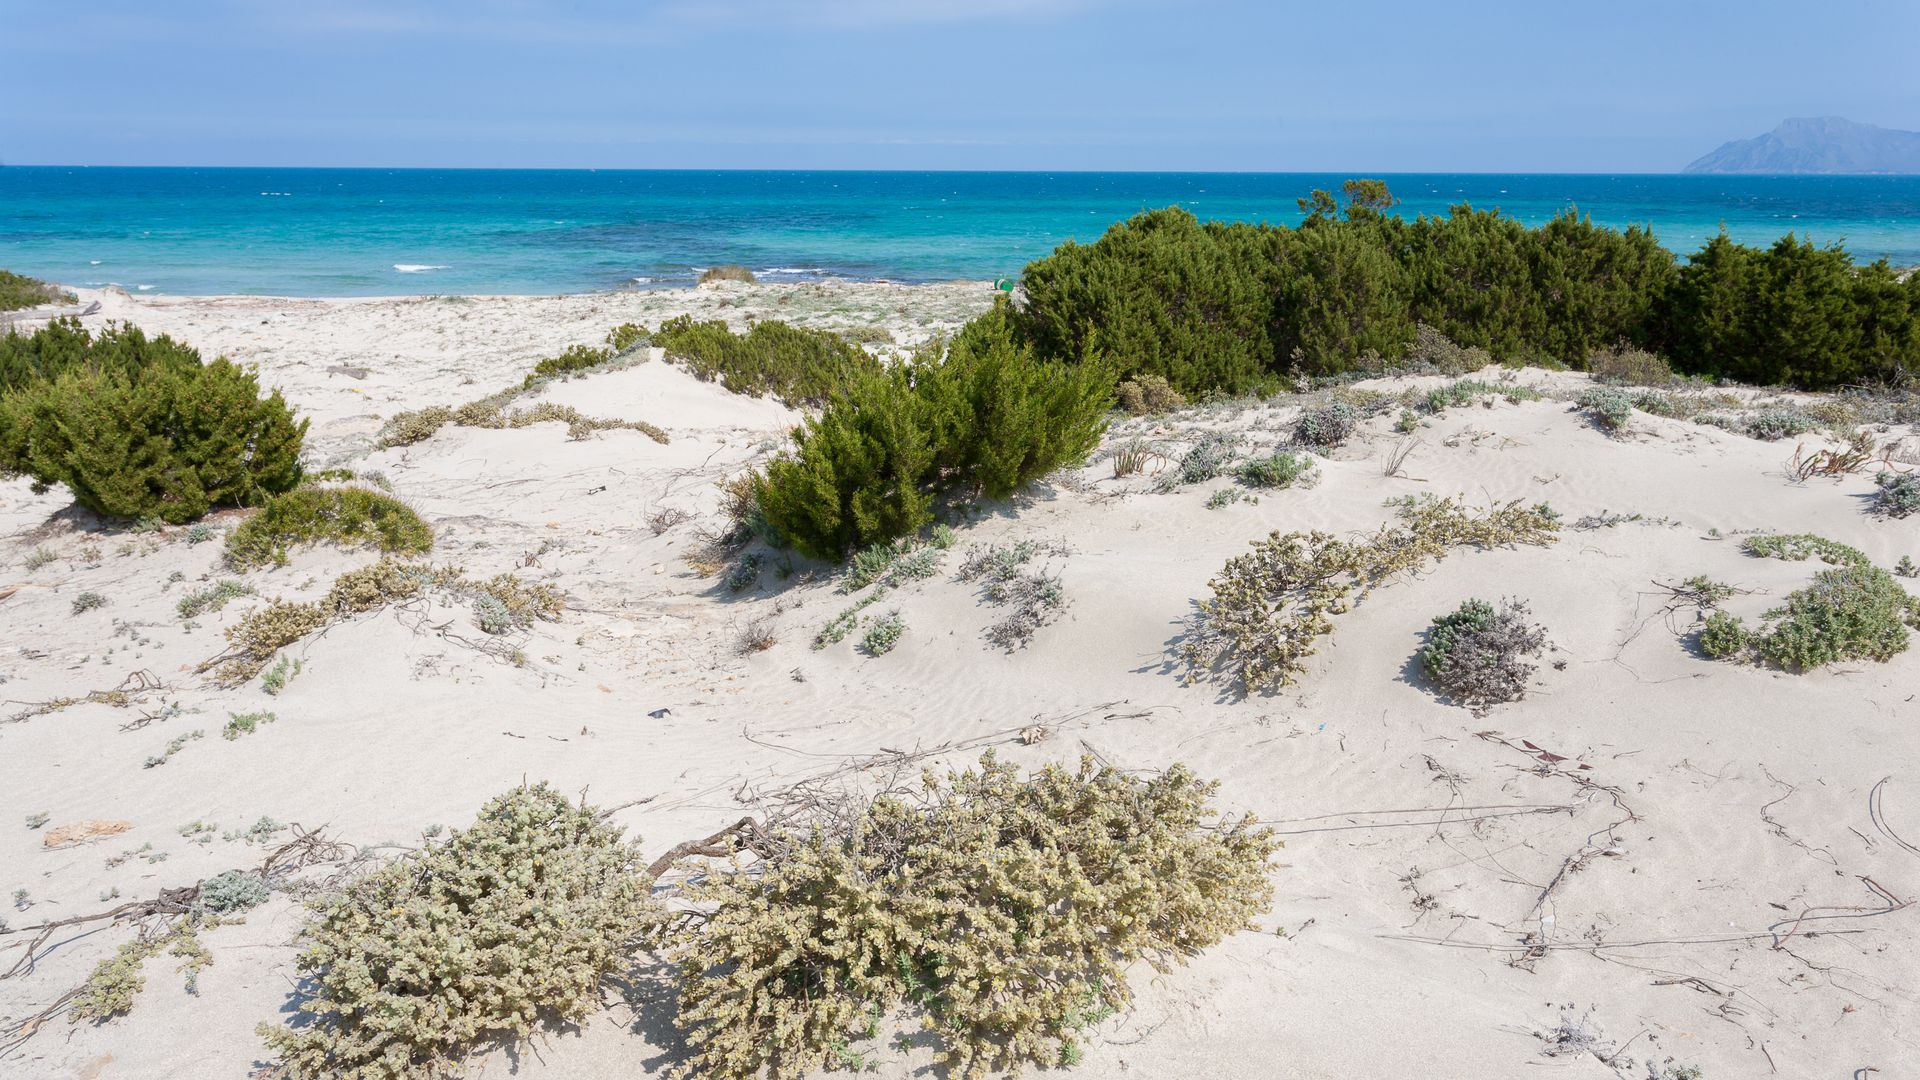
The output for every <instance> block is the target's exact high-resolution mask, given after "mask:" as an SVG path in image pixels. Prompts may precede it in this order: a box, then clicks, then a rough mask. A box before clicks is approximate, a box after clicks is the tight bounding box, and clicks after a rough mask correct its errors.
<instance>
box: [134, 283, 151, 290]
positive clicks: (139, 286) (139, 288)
mask: <svg viewBox="0 0 1920 1080" xmlns="http://www.w3.org/2000/svg"><path fill="white" fill-rule="evenodd" d="M134 288H135V289H138V290H139V291H141V292H146V291H147V290H149V289H151V288H153V286H151V285H135V286H134Z"/></svg>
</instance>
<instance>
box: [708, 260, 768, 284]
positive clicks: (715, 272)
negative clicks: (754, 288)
mask: <svg viewBox="0 0 1920 1080" xmlns="http://www.w3.org/2000/svg"><path fill="white" fill-rule="evenodd" d="M754 280H755V279H754V276H753V271H751V270H749V269H747V268H746V267H744V266H741V265H740V264H739V263H722V264H721V265H719V266H709V267H707V268H706V269H705V270H702V271H700V284H702V285H705V284H706V283H708V282H710V281H744V282H746V283H747V284H749V285H751V284H753V283H754Z"/></svg>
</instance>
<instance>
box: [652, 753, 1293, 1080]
mask: <svg viewBox="0 0 1920 1080" xmlns="http://www.w3.org/2000/svg"><path fill="white" fill-rule="evenodd" d="M1213 792H1214V785H1212V784H1208V783H1204V782H1202V781H1200V780H1199V779H1197V778H1196V777H1195V776H1194V775H1193V774H1192V773H1191V772H1189V771H1187V770H1186V769H1185V768H1184V767H1181V766H1175V767H1174V768H1172V769H1170V770H1168V771H1167V772H1165V773H1162V774H1160V775H1157V776H1151V777H1139V776H1133V775H1129V774H1126V773H1122V772H1119V771H1117V770H1115V769H1111V768H1106V767H1096V766H1095V765H1094V764H1093V763H1092V761H1091V760H1086V759H1083V760H1082V761H1081V763H1080V766H1079V768H1078V769H1077V770H1072V769H1065V768H1060V767H1049V768H1046V769H1043V770H1041V771H1039V772H1037V773H1034V774H1033V775H1031V776H1030V777H1026V778H1023V777H1021V776H1020V774H1019V772H1018V770H1016V769H1015V768H1014V767H1013V766H1011V765H1007V764H1003V763H1001V762H999V761H997V760H995V758H994V757H993V756H992V755H991V754H989V755H988V756H987V757H985V758H983V759H982V760H981V763H980V767H979V769H978V770H973V769H969V770H967V771H965V772H959V773H952V772H949V773H947V774H945V775H937V774H934V773H931V772H929V773H928V774H927V775H926V776H925V777H924V778H923V781H922V784H921V787H920V789H919V790H918V791H917V792H916V793H913V794H911V795H906V796H900V795H888V796H884V797H881V798H879V799H877V800H875V801H874V802H873V803H872V804H871V805H870V806H868V807H866V808H864V809H863V810H862V811H861V812H860V813H858V814H855V815H853V816H852V819H851V820H850V821H849V822H844V823H838V822H837V823H835V825H834V826H832V827H822V828H816V829H814V830H813V831H811V832H810V833H808V834H807V835H804V836H789V837H785V838H784V839H785V840H786V841H787V842H788V843H787V845H786V846H785V847H784V849H783V850H782V851H780V853H778V854H776V855H775V856H774V857H773V858H771V859H770V860H768V861H767V862H766V863H764V864H759V865H756V866H753V867H751V868H749V867H744V866H740V865H736V866H735V867H734V872H732V873H719V874H715V875H713V876H711V877H709V878H706V879H704V880H702V881H697V882H695V883H694V884H692V885H690V886H688V889H687V893H688V896H689V898H690V899H692V900H693V901H695V902H696V903H697V904H699V905H700V908H701V910H702V911H707V912H710V914H709V915H707V916H706V917H705V918H704V919H696V920H695V925H694V927H693V928H692V930H691V932H690V933H689V934H685V935H681V934H671V935H666V936H665V937H666V940H665V941H664V944H663V947H664V948H665V949H666V950H667V951H668V953H669V955H670V956H672V957H674V958H675V959H676V960H677V961H678V964H679V980H680V1011H679V1024H680V1026H681V1028H682V1029H683V1031H684V1032H685V1034H686V1037H687V1040H688V1042H689V1044H690V1045H691V1047H692V1055H691V1057H690V1058H689V1059H687V1060H686V1061H684V1062H682V1063H681V1064H680V1065H679V1066H678V1067H677V1069H676V1075H677V1076H679V1077H683V1078H688V1080H691V1078H693V1077H700V1078H717V1080H748V1078H753V1077H760V1076H766V1077H794V1076H799V1075H802V1074H805V1073H808V1072H810V1071H813V1070H815V1069H820V1068H833V1067H857V1066H858V1064H859V1063H860V1062H861V1061H862V1060H864V1058H863V1054H864V1051H863V1050H862V1049H860V1048H859V1044H860V1043H862V1042H863V1041H864V1040H869V1039H873V1038H875V1037H877V1035H878V1028H879V1021H880V1019H881V1018H882V1016H884V1015H885V1014H886V1013H888V1012H890V1011H892V1010H895V1009H901V1008H904V1009H906V1010H908V1011H909V1012H911V1013H913V1014H917V1015H918V1017H919V1018H920V1020H921V1023H922V1024H923V1025H924V1027H925V1028H926V1029H927V1030H928V1031H929V1032H931V1033H932V1034H933V1035H934V1037H935V1038H936V1039H937V1041H938V1044H939V1051H938V1058H939V1059H940V1060H941V1061H942V1062H945V1063H946V1064H947V1066H948V1067H949V1068H950V1069H951V1070H952V1072H953V1075H956V1076H961V1077H969V1078H971V1077H978V1076H981V1075H984V1074H986V1073H987V1072H990V1071H996V1070H1008V1071H1018V1069H1019V1068H1020V1067H1021V1066H1022V1065H1025V1064H1038V1065H1042V1066H1054V1065H1062V1064H1071V1063H1073V1062H1075V1061H1077V1060H1078V1059H1079V1056H1080V1047H1079V1043H1078V1039H1079V1038H1080V1036H1081V1032H1082V1031H1083V1030H1084V1028H1085V1027H1086V1026H1088V1025H1089V1024H1091V1023H1093V1022H1095V1021H1097V1020H1098V1019H1099V1018H1100V1017H1101V1016H1103V1015H1106V1014H1109V1013H1110V1012H1111V1011H1112V1010H1115V1009H1119V1008H1121V1007H1123V1006H1125V1005H1126V1004H1127V1003H1128V1001H1129V999H1130V996H1131V994H1130V990H1129V986H1128V969H1129V968H1130V966H1131V965H1132V964H1133V963H1134V962H1135V961H1138V960H1142V959H1146V960H1150V961H1153V962H1155V963H1156V965H1160V964H1164V963H1165V962H1167V961H1177V960H1180V959H1181V958H1183V957H1184V956H1186V955H1187V954H1190V953H1192V952H1195V951H1197V950H1200V949H1204V948H1206V947H1208V946H1210V945H1213V944H1214V943H1216V942H1218V941H1219V940H1220V939H1221V938H1222V937H1224V936H1226V935H1227V934H1230V933H1233V932H1234V931H1236V930H1240V929H1242V928H1244V927H1245V926H1246V925H1247V922H1248V920H1249V919H1250V918H1252V917H1253V916H1254V915H1255V914H1257V913H1259V912H1260V911H1262V910H1264V909H1265V908H1266V905H1267V903H1268V901H1269V900H1270V899H1271V896H1272V888H1271V886H1270V885H1269V884H1268V882H1267V865H1268V860H1269V859H1270V857H1271V856H1272V853H1273V851H1274V849H1275V848H1276V847H1277V846H1278V845H1277V841H1276V840H1275V839H1274V838H1273V836H1272V835H1271V833H1270V832H1268V831H1267V830H1264V829H1261V828H1258V827H1257V826H1256V825H1255V824H1254V823H1253V822H1252V821H1251V820H1247V819H1239V820H1233V821H1225V822H1223V821H1220V820H1218V813H1217V811H1215V810H1213V809H1212V808H1211V806H1210V805H1209V802H1210V799H1211V797H1212V795H1213Z"/></svg>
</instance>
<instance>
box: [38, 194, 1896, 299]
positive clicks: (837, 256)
mask: <svg viewBox="0 0 1920 1080" xmlns="http://www.w3.org/2000/svg"><path fill="white" fill-rule="evenodd" d="M1347 175H1350V174H1338V173H1326V174H1310V173H1285V174H1271V173H1269V174H1255V173H1218V174H1202V173H1107V174H1101V173H987V172H917V173H899V172H655V171H536V170H433V169H403V170H394V169H157V168H68V167H55V166H9V167H5V168H0V267H4V268H7V269H11V270H15V271H18V272H21V273H26V274H31V275H34V276H36V277H42V278H47V279H49V280H54V281H60V282H63V283H66V284H71V285H87V286H95V285H104V284H116V285H120V286H123V287H125V288H127V289H129V290H133V291H141V292H152V293H187V294H214V293H255V294H265V295H292V296H349V295H403V294H423V293H562V292H580V291H589V290H601V289H619V288H636V287H637V288H648V287H661V286H671V285H684V284H687V283H690V282H691V281H692V280H693V278H694V277H695V275H696V274H697V273H698V271H699V269H700V268H701V267H705V266H709V265H713V264H716V263H734V262H737V263H744V264H746V265H747V266H749V267H751V268H752V269H754V270H755V271H756V272H757V273H759V275H760V276H761V278H762V279H763V280H772V281H798V280H809V279H820V278H849V279H869V280H870V279H890V280H896V281H935V280H947V279H955V278H976V279H977V278H992V277H996V276H1000V275H1017V274H1018V273H1019V271H1020V268H1021V267H1022V266H1024V265H1025V264H1026V262H1027V261H1028V260H1030V259H1033V258H1035V257H1037V256H1040V255H1044V254H1046V253H1047V252H1048V251H1050V250H1051V249H1052V248H1053V247H1054V245H1056V244H1058V243H1060V242H1061V241H1063V240H1066V239H1069V238H1072V239H1077V240H1082V241H1086V240H1092V239H1094V238H1095V237H1097V236H1099V234H1100V233H1101V232H1102V231H1103V230H1104V229H1106V227H1107V226H1108V225H1109V224H1111V223H1113V222H1114V221H1117V220H1119V219H1121V218H1124V217H1127V216H1128V215H1130V214H1133V213H1135V212H1137V211H1139V210H1143V209H1149V208H1152V207H1158V206H1166V205H1168V204H1172V203H1178V204H1180V205H1182V206H1185V207H1187V208H1188V209H1189V210H1192V211H1193V212H1194V213H1195V214H1197V215H1199V216H1200V217H1202V218H1211V219H1227V220H1243V221H1271V222H1279V223H1292V222H1294V221H1297V220H1298V219H1299V212H1298V210H1297V209H1296V207H1295V204H1294V200H1295V199H1296V198H1297V197H1299V196H1301V195H1305V194H1306V193H1307V192H1308V191H1309V190H1311V189H1313V188H1316V187H1322V188H1337V186H1338V184H1339V182H1340V181H1341V180H1342V179H1345V178H1346V176H1347ZM1385 179H1386V180H1387V181H1388V182H1389V184H1390V185H1391V186H1392V188H1393V191H1394V192H1395V193H1396V194H1398V195H1399V196H1400V197H1401V199H1402V200H1403V206H1402V208H1401V211H1402V212H1403V213H1406V214H1410V215H1411V214H1419V213H1444V212H1445V210H1446V208H1447V207H1448V206H1449V205H1451V204H1453V203H1457V202H1471V203H1472V204H1473V205H1475V206H1477V207H1499V208H1500V209H1501V210H1503V211H1504V212H1506V213H1508V214H1510V215H1512V216H1514V217H1517V218H1519V219H1521V220H1523V221H1525V222H1528V223H1530V224H1531V223H1538V222H1540V221H1543V220H1545V219H1546V218H1548V217H1549V216H1551V215H1552V214H1554V213H1556V212H1558V211H1560V210H1563V209H1565V208H1567V207H1569V206H1576V207H1578V208H1579V209H1580V210H1581V211H1582V212H1583V213H1588V214H1591V215H1592V216H1593V218H1594V220H1596V221H1598V222H1600V223H1602V224H1606V225H1615V226H1623V225H1626V224H1629V223H1636V224H1643V225H1648V226H1650V227H1651V228H1652V229H1653V231H1654V233H1655V234H1656V235H1657V236H1658V237H1659V238H1660V240H1661V242H1662V243H1664V244H1666V245H1667V246H1668V247H1669V248H1672V249H1674V250H1676V251H1678V252H1680V253H1681V254H1683V255H1684V254H1686V253H1688V252H1691V251H1693V250H1694V249H1696V248H1698V247H1699V246H1700V244H1701V243H1703V242H1704V241H1705V240H1706V239H1708V238H1709V237H1711V236H1712V235H1713V234H1714V233H1715V232H1716V231H1717V230H1719V229H1720V228H1721V227H1722V226H1724V227H1725V228H1726V230H1727V231H1728V232H1729V233H1730V234H1731V235H1732V236H1733V237H1734V238H1735V239H1738V240H1741V241H1745V242H1748V243H1755V244H1764V243H1769V242H1771V241H1773V240H1774V239H1776V238H1778V237H1779V236H1780V235H1781V234H1783V233H1786V232H1796V233H1800V234H1802V235H1804V236H1808V237H1811V238H1812V239H1813V240H1815V241H1817V242H1819V243H1835V242H1841V243H1844V244H1845V245H1846V247H1847V248H1848V250H1850V251H1852V252H1853V253H1854V254H1855V255H1856V256H1860V257H1863V258H1865V259H1874V258H1880V257H1885V258H1888V259H1890V260H1892V261H1893V262H1894V263H1895V264H1898V265H1903V266H1906V265H1916V264H1920V176H1842V177H1833V176H1674V175H1657V176H1645V175H1642V176H1575V175H1499V174H1463V175H1437V174H1409V175H1398V176H1396V175H1391V174H1389V175H1386V176H1385Z"/></svg>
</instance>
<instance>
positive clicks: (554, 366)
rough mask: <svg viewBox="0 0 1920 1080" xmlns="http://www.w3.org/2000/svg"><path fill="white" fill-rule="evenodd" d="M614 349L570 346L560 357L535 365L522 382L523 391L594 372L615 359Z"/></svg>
mask: <svg viewBox="0 0 1920 1080" xmlns="http://www.w3.org/2000/svg"><path fill="white" fill-rule="evenodd" d="M613 354H614V350H613V349H612V347H608V348H604V349H596V348H592V347H591V346H587V345H570V346H568V347H567V351H565V352H563V353H561V354H560V355H558V356H549V357H547V358H546V359H545V360H542V361H540V362H539V363H536V364H534V365H533V370H532V371H529V372H527V377H526V379H525V380H524V381H522V382H521V384H520V385H521V387H522V388H523V389H528V390H531V389H532V388H533V387H535V386H537V385H539V384H540V383H542V382H544V381H546V380H548V379H565V378H571V377H572V376H575V375H579V374H582V373H585V372H588V371H591V370H593V369H594V368H597V367H599V366H601V365H602V364H606V363H608V362H609V361H611V360H612V359H613Z"/></svg>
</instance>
